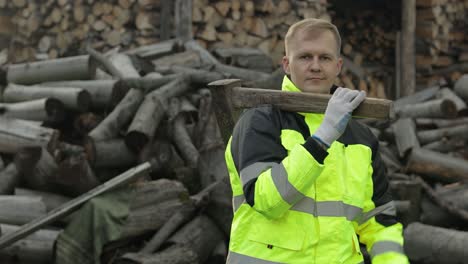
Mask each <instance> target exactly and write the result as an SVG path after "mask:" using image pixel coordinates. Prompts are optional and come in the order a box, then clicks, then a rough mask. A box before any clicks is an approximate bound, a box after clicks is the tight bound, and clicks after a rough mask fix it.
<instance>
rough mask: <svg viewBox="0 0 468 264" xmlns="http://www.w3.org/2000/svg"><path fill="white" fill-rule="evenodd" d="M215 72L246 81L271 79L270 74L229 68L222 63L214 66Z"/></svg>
mask: <svg viewBox="0 0 468 264" xmlns="http://www.w3.org/2000/svg"><path fill="white" fill-rule="evenodd" d="M214 70H215V71H217V72H219V73H221V74H223V75H225V76H227V77H228V78H238V79H242V80H245V81H253V80H258V79H265V78H267V77H269V74H267V73H264V72H259V71H253V70H247V69H244V68H239V67H234V66H229V65H225V64H221V63H218V64H216V65H215V66H214Z"/></svg>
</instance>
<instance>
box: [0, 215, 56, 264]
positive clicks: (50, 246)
mask: <svg viewBox="0 0 468 264" xmlns="http://www.w3.org/2000/svg"><path fill="white" fill-rule="evenodd" d="M20 228H21V227H19V226H13V225H7V224H1V225H0V229H1V233H2V235H3V236H5V235H7V234H11V233H13V232H15V231H17V230H19V229H20ZM58 234H59V231H56V230H46V229H43V230H39V231H37V232H35V233H33V234H31V235H29V236H27V237H25V238H24V239H21V240H19V241H18V242H16V243H14V244H12V245H11V246H8V247H6V248H3V249H2V250H0V259H1V260H2V261H8V262H7V263H17V261H20V263H38V264H49V263H52V262H53V253H54V243H55V239H56V238H57V236H58ZM9 261H11V262H9Z"/></svg>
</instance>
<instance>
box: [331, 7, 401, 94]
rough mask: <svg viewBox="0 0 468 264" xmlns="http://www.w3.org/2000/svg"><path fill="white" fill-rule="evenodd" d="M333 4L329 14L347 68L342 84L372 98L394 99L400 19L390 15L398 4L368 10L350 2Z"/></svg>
mask: <svg viewBox="0 0 468 264" xmlns="http://www.w3.org/2000/svg"><path fill="white" fill-rule="evenodd" d="M331 2H332V6H331V7H330V11H329V12H330V15H331V17H332V21H333V23H334V24H335V25H336V26H337V28H338V29H339V30H340V33H341V37H342V45H341V53H342V56H343V59H344V67H343V70H342V73H341V75H340V82H339V84H340V85H342V86H345V87H348V88H351V89H353V88H354V89H360V90H365V91H367V93H368V94H369V95H370V96H371V97H378V98H387V97H390V98H391V97H393V96H395V94H394V93H393V91H392V90H391V89H390V88H391V87H394V86H395V83H394V82H393V76H394V65H395V43H396V31H397V28H396V27H397V25H398V23H397V21H395V18H396V17H397V16H389V15H388V13H389V12H390V13H391V12H395V10H393V11H392V9H391V7H393V9H394V6H395V4H393V5H389V6H385V7H380V6H379V7H378V6H372V7H367V6H360V5H359V4H356V3H351V2H342V1H331ZM382 6H384V4H382ZM389 17H390V18H389Z"/></svg>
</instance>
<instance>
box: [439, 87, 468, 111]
mask: <svg viewBox="0 0 468 264" xmlns="http://www.w3.org/2000/svg"><path fill="white" fill-rule="evenodd" d="M436 97H437V98H439V99H448V100H451V101H452V102H454V103H455V107H456V109H457V113H461V114H463V113H465V112H466V111H467V108H466V103H465V101H463V99H461V98H460V97H458V95H456V94H455V93H454V92H453V91H452V90H450V89H449V88H444V89H441V90H440V91H439V92H438V94H437V96H436Z"/></svg>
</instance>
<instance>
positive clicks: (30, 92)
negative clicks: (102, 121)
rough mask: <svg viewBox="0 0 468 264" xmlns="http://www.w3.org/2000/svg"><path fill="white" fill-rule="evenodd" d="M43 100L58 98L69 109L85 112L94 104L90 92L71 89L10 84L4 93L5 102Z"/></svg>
mask: <svg viewBox="0 0 468 264" xmlns="http://www.w3.org/2000/svg"><path fill="white" fill-rule="evenodd" d="M42 98H56V99H58V100H60V101H61V102H62V103H63V105H64V106H65V107H67V108H69V109H73V110H77V111H80V112H85V111H87V110H88V108H89V107H90V106H91V104H92V99H91V95H90V94H89V93H88V91H86V90H83V89H80V88H70V87H68V88H67V87H42V86H24V85H16V84H12V83H10V84H9V85H8V86H7V87H6V89H5V91H4V92H3V100H4V101H5V102H23V101H29V100H35V99H42Z"/></svg>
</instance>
